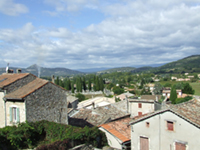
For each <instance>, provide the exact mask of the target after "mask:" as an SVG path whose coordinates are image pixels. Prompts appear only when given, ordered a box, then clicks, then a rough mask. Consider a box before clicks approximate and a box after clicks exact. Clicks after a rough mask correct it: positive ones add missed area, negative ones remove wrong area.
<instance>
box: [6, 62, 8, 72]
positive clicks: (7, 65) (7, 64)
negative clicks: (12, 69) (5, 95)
mask: <svg viewBox="0 0 200 150" xmlns="http://www.w3.org/2000/svg"><path fill="white" fill-rule="evenodd" d="M8 70H9V63H7V67H6V73H8Z"/></svg>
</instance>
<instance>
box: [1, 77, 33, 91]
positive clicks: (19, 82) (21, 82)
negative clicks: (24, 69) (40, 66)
mask: <svg viewBox="0 0 200 150" xmlns="http://www.w3.org/2000/svg"><path fill="white" fill-rule="evenodd" d="M35 79H36V76H34V75H32V74H29V75H27V76H26V77H24V78H21V79H19V80H17V81H15V82H13V83H12V84H10V85H8V86H6V87H4V90H6V94H8V93H10V92H12V91H15V90H17V89H19V88H21V87H22V86H24V85H26V84H28V83H29V82H31V81H33V80H35Z"/></svg>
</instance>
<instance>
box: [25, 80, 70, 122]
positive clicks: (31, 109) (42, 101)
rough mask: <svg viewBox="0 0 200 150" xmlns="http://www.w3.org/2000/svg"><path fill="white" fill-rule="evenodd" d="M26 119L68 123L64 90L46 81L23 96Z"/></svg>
mask: <svg viewBox="0 0 200 150" xmlns="http://www.w3.org/2000/svg"><path fill="white" fill-rule="evenodd" d="M24 99H25V101H26V119H27V121H31V122H32V121H33V122H34V121H40V120H47V121H53V122H57V123H63V124H68V116H67V96H66V91H65V90H63V89H62V88H60V87H58V86H56V85H55V84H53V83H51V82H48V83H47V84H46V85H44V86H43V87H41V88H40V89H38V90H36V91H35V92H33V93H32V94H30V95H28V96H27V97H25V98H24Z"/></svg>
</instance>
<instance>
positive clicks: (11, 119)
mask: <svg viewBox="0 0 200 150" xmlns="http://www.w3.org/2000/svg"><path fill="white" fill-rule="evenodd" d="M12 121H13V113H12V107H10V122H12Z"/></svg>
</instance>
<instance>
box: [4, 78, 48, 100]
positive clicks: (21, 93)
mask: <svg viewBox="0 0 200 150" xmlns="http://www.w3.org/2000/svg"><path fill="white" fill-rule="evenodd" d="M47 83H48V81H47V80H43V79H40V78H36V79H35V80H33V81H32V82H30V83H28V84H26V85H24V86H23V87H21V88H20V89H18V90H16V91H14V92H11V93H9V94H7V95H5V96H4V97H5V98H6V99H22V98H24V97H26V96H27V95H29V94H31V93H33V92H34V91H35V90H37V89H39V88H41V87H42V86H44V85H45V84H47Z"/></svg>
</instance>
